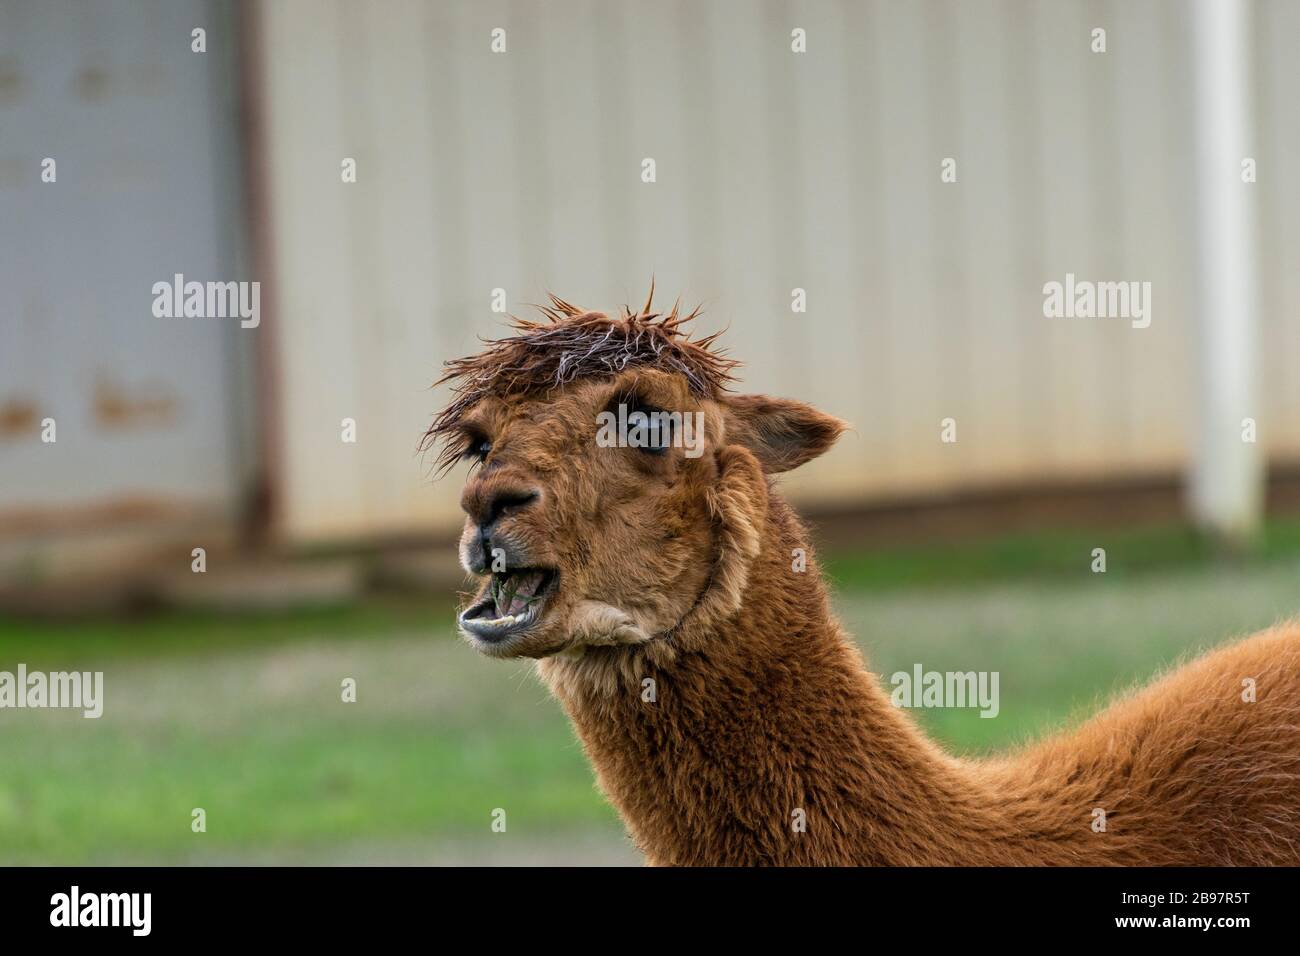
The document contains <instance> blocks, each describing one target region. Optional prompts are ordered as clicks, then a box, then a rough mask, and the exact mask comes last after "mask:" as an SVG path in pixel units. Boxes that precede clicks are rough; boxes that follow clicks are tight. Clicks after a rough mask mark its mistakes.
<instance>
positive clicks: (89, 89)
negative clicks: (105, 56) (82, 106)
mask: <svg viewBox="0 0 1300 956" xmlns="http://www.w3.org/2000/svg"><path fill="white" fill-rule="evenodd" d="M109 82H110V77H109V72H108V70H106V69H104V68H103V67H102V66H83V67H82V68H81V69H80V70H78V71H77V75H76V77H75V79H74V80H73V83H72V85H73V88H74V89H75V90H76V91H77V95H78V96H80V97H81V98H82V99H83V100H91V101H92V102H93V101H97V100H102V99H105V98H106V97H107V96H108V87H109Z"/></svg>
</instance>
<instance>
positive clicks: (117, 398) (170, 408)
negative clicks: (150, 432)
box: [95, 379, 179, 428]
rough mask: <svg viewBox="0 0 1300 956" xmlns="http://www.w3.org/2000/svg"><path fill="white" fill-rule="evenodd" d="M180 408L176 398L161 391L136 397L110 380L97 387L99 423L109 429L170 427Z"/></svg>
mask: <svg viewBox="0 0 1300 956" xmlns="http://www.w3.org/2000/svg"><path fill="white" fill-rule="evenodd" d="M178 404H179V403H178V402H177V400H176V397H175V395H174V394H173V393H172V392H171V391H170V390H168V389H164V388H161V387H154V388H153V389H151V390H148V391H146V392H144V393H143V394H138V395H132V394H131V393H130V392H128V391H127V390H126V389H124V388H122V387H121V386H119V385H116V384H114V383H112V382H110V381H108V380H107V379H100V380H99V381H98V382H97V383H96V384H95V421H96V422H98V423H99V424H100V425H103V426H104V427H106V428H131V427H139V426H144V427H149V426H153V427H162V426H164V425H170V424H171V423H172V422H174V421H175V420H176V409H177V407H178Z"/></svg>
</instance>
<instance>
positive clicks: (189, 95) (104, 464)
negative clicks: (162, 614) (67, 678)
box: [0, 0, 246, 564]
mask: <svg viewBox="0 0 1300 956" xmlns="http://www.w3.org/2000/svg"><path fill="white" fill-rule="evenodd" d="M226 22H227V17H226V16H225V13H224V11H223V10H221V9H220V8H218V7H217V5H215V4H213V3H210V2H206V0H180V2H159V0H131V2H120V3H113V4H85V3H73V2H66V0H64V2H48V3H40V4H32V3H21V2H12V0H0V542H5V543H7V542H8V539H10V538H22V537H25V536H26V535H28V534H29V533H31V529H37V530H41V529H58V528H63V527H65V526H66V527H72V528H77V527H86V526H90V525H96V526H98V525H100V524H104V523H112V522H111V521H106V519H107V518H112V517H113V516H114V514H116V513H117V511H120V510H122V509H125V514H126V521H127V522H130V521H132V520H134V521H135V522H136V523H144V521H145V518H150V519H152V518H154V517H155V516H163V517H166V516H176V518H177V519H178V520H179V519H182V518H184V519H186V520H188V517H189V516H190V515H191V514H195V513H197V514H201V515H206V514H209V513H211V514H213V515H214V516H215V518H214V520H231V516H233V514H234V513H235V511H236V510H237V505H238V499H239V494H240V491H241V489H240V478H241V468H243V467H244V466H245V464H246V463H244V462H243V461H241V459H240V454H239V448H240V441H239V439H238V436H237V435H236V431H237V429H238V425H237V420H238V412H239V395H238V390H237V385H236V377H235V370H234V368H233V366H234V364H235V362H236V351H237V349H238V347H239V346H238V345H237V344H236V341H235V340H236V336H238V335H239V334H240V330H239V328H238V326H237V324H231V323H229V322H224V321H222V320H219V319H216V320H214V319H170V320H169V319H160V318H158V317H156V316H155V315H154V314H153V313H152V308H151V307H152V304H153V298H154V294H153V292H152V286H153V284H154V283H155V282H159V281H166V282H170V281H172V277H173V276H174V275H175V274H176V273H182V274H184V275H185V276H186V277H187V278H188V279H192V280H198V281H209V280H216V279H223V280H225V279H235V278H242V275H240V274H239V273H238V271H237V270H238V265H237V261H236V260H237V256H238V253H239V248H238V246H239V242H238V238H237V237H238V234H239V232H240V224H241V222H242V219H243V216H244V208H243V204H242V203H241V201H240V197H239V194H238V189H237V188H236V186H235V184H234V181H233V180H234V172H233V170H234V169H237V167H238V163H239V158H240V144H239V141H238V140H237V138H236V136H235V135H234V134H235V132H236V131H235V124H234V122H233V121H234V114H235V109H234V99H235V98H234V96H233V95H232V92H231V91H232V90H233V88H234V82H233V69H232V64H231V63H230V62H229V60H230V58H229V51H230V49H231V48H230V43H229V41H228V39H227V37H226V33H225V29H224V28H225V25H226ZM196 25H204V26H205V27H206V28H207V29H209V30H210V31H211V32H212V34H213V37H214V39H213V46H214V48H213V51H212V53H211V54H209V55H200V54H195V53H193V52H191V50H190V31H191V29H193V28H194V27H195V26H196ZM218 38H220V39H218ZM223 40H224V41H225V42H221V41H223ZM46 158H49V159H52V160H53V161H54V163H55V165H54V167H53V174H54V179H53V181H43V179H42V171H43V168H44V167H43V162H44V161H45V159H46ZM46 418H50V419H53V420H54V422H55V423H56V430H55V433H54V438H55V439H56V440H55V441H53V442H47V441H43V440H42V427H41V422H42V420H44V419H46ZM142 516H143V517H142ZM7 554H8V552H7V551H4V550H2V549H0V564H4V563H5V559H4V555H7ZM28 557H29V555H28V554H27V552H24V558H23V561H24V563H25V562H26V561H27V559H28Z"/></svg>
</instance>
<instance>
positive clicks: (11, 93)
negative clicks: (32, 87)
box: [0, 56, 23, 106]
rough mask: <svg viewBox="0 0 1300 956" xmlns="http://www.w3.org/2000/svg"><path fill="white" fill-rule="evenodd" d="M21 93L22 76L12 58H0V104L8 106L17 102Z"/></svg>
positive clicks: (15, 61) (16, 62)
mask: <svg viewBox="0 0 1300 956" xmlns="http://www.w3.org/2000/svg"><path fill="white" fill-rule="evenodd" d="M22 92H23V74H22V71H21V70H19V69H18V61H17V60H15V59H14V58H13V57H9V56H3V57H0V103H3V104H4V105H6V106H8V105H9V104H11V103H16V102H18V99H19V97H21V96H22Z"/></svg>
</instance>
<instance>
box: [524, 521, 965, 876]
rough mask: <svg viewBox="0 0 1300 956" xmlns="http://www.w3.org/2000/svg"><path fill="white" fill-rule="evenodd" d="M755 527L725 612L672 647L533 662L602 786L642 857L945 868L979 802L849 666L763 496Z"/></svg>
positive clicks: (956, 770)
mask: <svg viewBox="0 0 1300 956" xmlns="http://www.w3.org/2000/svg"><path fill="white" fill-rule="evenodd" d="M762 539H763V540H762V543H761V549H760V551H759V554H758V555H757V557H756V558H755V559H754V561H753V564H752V566H751V568H750V570H749V575H748V582H749V587H748V588H747V589H746V595H745V599H744V603H743V605H742V606H741V608H740V609H739V610H738V611H736V612H735V613H732V614H731V615H729V616H728V617H726V618H725V619H722V620H720V621H718V622H716V623H714V624H711V625H710V626H709V628H708V629H707V633H701V634H696V635H694V636H693V639H692V640H691V641H690V642H689V645H688V646H684V647H682V648H680V649H675V650H676V652H675V654H673V655H671V659H668V658H666V657H665V656H664V655H655V654H647V653H644V652H643V651H631V650H629V649H627V648H592V649H589V650H588V651H587V652H586V654H585V655H584V657H583V658H582V659H579V660H576V661H558V660H549V661H546V662H544V663H543V667H542V673H543V676H544V677H545V679H547V680H548V682H549V683H550V684H551V686H552V688H553V689H554V690H555V692H556V694H557V696H559V697H560V699H561V701H562V702H563V704H564V706H565V708H566V710H567V711H568V713H569V715H570V717H571V719H572V720H573V722H574V724H575V726H576V727H577V730H578V733H579V735H580V736H581V738H582V741H583V745H584V747H585V749H586V751H587V753H588V755H589V757H590V759H591V760H592V762H593V764H594V765H595V768H596V771H597V775H598V778H599V781H600V784H601V787H602V788H603V790H604V791H605V792H606V794H607V795H608V796H609V798H610V799H611V800H612V801H613V802H614V803H615V805H616V806H617V807H618V809H619V811H620V813H621V814H622V816H623V819H624V822H625V823H626V824H627V826H628V829H629V830H630V832H631V834H632V836H633V838H634V839H635V840H636V842H637V843H638V845H639V846H640V847H641V848H642V849H643V850H644V851H645V852H646V854H647V856H648V857H649V859H650V861H651V862H654V863H664V864H737V865H744V864H760V863H773V864H778V863H779V864H799V863H811V862H817V863H840V864H854V863H857V864H862V863H878V864H900V863H927V862H928V863H944V862H961V859H960V858H959V856H958V854H960V853H961V852H963V851H962V850H961V849H960V848H962V847H966V848H973V846H974V844H975V843H977V842H979V838H978V833H979V831H980V830H981V829H982V828H985V829H986V828H987V827H986V826H985V825H986V824H987V823H988V821H987V820H986V819H985V818H986V815H987V811H986V810H985V806H984V803H983V802H982V801H980V800H978V799H977V798H976V796H975V790H974V789H973V787H972V784H971V782H970V781H968V780H966V779H965V774H964V773H963V771H962V769H961V767H960V765H959V764H958V763H957V762H956V761H953V760H951V759H949V758H948V757H946V756H945V755H944V754H942V753H941V752H940V751H939V750H938V749H937V748H935V747H934V746H933V745H931V744H930V743H929V741H927V740H926V739H925V738H924V737H923V736H921V735H920V734H919V733H918V732H917V731H916V729H915V728H914V727H913V725H912V723H911V721H910V720H909V719H908V718H907V717H906V716H905V715H903V714H902V713H901V712H900V711H898V710H897V709H896V708H895V707H893V706H892V704H891V703H890V701H889V699H888V697H887V696H886V694H885V693H884V692H883V691H882V690H881V689H880V687H879V686H878V684H877V683H876V680H875V678H874V677H873V676H872V675H871V674H869V673H868V672H867V671H866V669H865V667H864V665H863V662H862V659H861V656H860V654H859V652H858V650H857V648H856V647H855V646H853V645H852V644H851V643H850V642H849V640H848V639H847V638H846V637H845V635H844V634H843V632H842V631H841V629H840V628H839V626H838V624H837V623H836V622H835V621H834V619H833V617H832V616H831V612H830V608H829V603H828V600H827V596H826V591H825V588H824V586H823V584H822V582H821V579H820V576H819V574H818V571H817V568H816V566H815V564H814V563H813V561H812V559H811V557H809V559H808V566H807V568H806V570H804V571H794V570H792V568H791V561H792V558H791V554H792V552H793V551H794V549H796V548H803V549H804V552H805V553H808V545H807V541H806V540H805V536H804V534H803V531H802V529H801V528H800V527H799V525H798V522H797V521H796V519H795V518H794V516H793V515H792V514H791V513H790V512H789V510H788V509H787V508H786V507H785V506H784V505H783V504H782V503H781V502H779V501H777V500H775V499H773V501H772V502H771V506H770V508H769V511H768V514H767V516H766V520H765V526H764V529H763V534H762ZM629 655H631V656H629ZM656 660H657V661H658V662H657V663H656V662H655V661H656ZM601 667H605V668H608V669H615V670H617V671H618V673H619V674H620V675H621V676H620V678H619V679H618V680H617V681H616V682H614V683H615V684H616V686H612V687H611V684H610V682H601V681H597V680H592V679H589V676H590V675H591V674H592V673H594V671H595V670H596V669H598V668H601ZM648 682H652V683H648ZM954 848H956V849H954Z"/></svg>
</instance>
